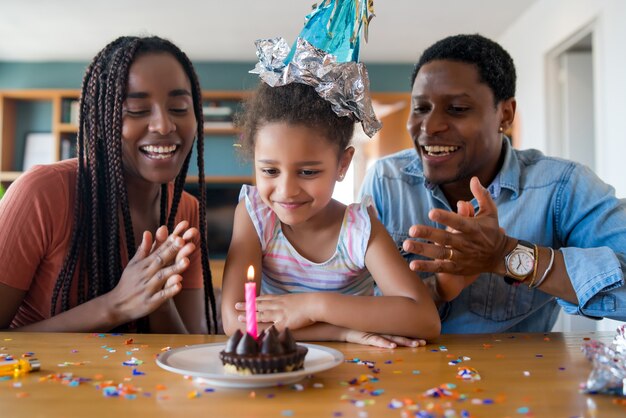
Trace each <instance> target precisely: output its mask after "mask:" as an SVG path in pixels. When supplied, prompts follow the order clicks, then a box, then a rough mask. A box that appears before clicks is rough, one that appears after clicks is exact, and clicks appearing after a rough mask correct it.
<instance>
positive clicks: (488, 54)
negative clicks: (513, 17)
mask: <svg viewBox="0 0 626 418" xmlns="http://www.w3.org/2000/svg"><path fill="white" fill-rule="evenodd" d="M436 60H448V61H459V62H464V63H467V64H474V65H475V66H476V68H477V69H478V75H479V77H480V81H481V82H482V83H485V84H486V85H487V86H489V88H490V89H491V91H492V92H493V96H494V101H495V103H494V104H496V105H497V104H498V103H500V102H501V101H502V100H507V99H510V98H511V97H514V96H515V82H516V79H517V76H516V74H515V64H514V63H513V58H511V56H510V55H509V53H508V52H506V50H505V49H504V48H502V46H500V45H499V44H498V43H496V42H494V41H492V40H491V39H488V38H485V37H484V36H481V35H479V34H474V35H454V36H449V37H447V38H444V39H442V40H440V41H437V42H435V43H434V44H433V45H431V46H430V47H428V48H427V49H426V50H425V51H424V52H423V53H422V56H421V57H420V58H419V60H418V61H417V64H415V68H414V69H413V75H412V76H411V88H412V87H413V84H414V83H415V78H416V77H417V73H418V72H419V70H420V69H421V68H422V66H424V65H425V64H428V63H429V62H431V61H436Z"/></svg>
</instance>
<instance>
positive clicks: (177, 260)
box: [106, 221, 199, 323]
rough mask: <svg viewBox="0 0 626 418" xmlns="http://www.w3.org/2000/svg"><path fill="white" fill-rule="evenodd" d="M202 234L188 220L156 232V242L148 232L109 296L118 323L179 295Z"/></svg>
mask: <svg viewBox="0 0 626 418" xmlns="http://www.w3.org/2000/svg"><path fill="white" fill-rule="evenodd" d="M198 237H199V231H198V230H197V229H196V228H189V223H188V222H187V221H183V222H180V223H179V224H178V225H176V228H175V229H174V231H173V232H172V233H171V234H169V236H168V234H167V228H166V227H165V226H161V227H160V228H159V229H157V231H156V234H155V236H154V239H153V237H152V234H151V233H150V232H148V231H145V232H144V233H143V239H142V241H141V244H140V245H139V248H138V249H137V252H136V254H135V256H134V257H133V258H132V259H131V260H130V261H129V263H128V265H127V266H126V268H125V269H124V272H123V273H122V277H121V278H120V281H119V283H118V284H117V286H116V287H115V288H114V289H113V290H112V291H111V292H109V293H108V294H107V295H106V296H107V298H108V299H109V301H110V302H109V304H110V312H112V314H113V315H115V316H116V319H117V320H116V321H115V322H119V323H125V322H128V321H131V320H134V319H137V318H141V317H143V316H146V315H148V314H150V313H152V312H153V311H155V310H156V309H158V308H159V307H160V306H161V305H162V304H163V303H164V302H166V301H168V300H170V299H171V298H173V297H174V296H175V295H177V294H178V293H179V292H180V290H181V288H182V285H181V282H182V279H183V278H182V276H181V274H182V273H183V272H184V271H185V270H186V269H187V268H188V267H189V257H190V256H191V254H192V253H193V252H194V251H195V250H196V245H195V244H194V241H197V239H198Z"/></svg>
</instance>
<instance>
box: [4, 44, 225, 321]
mask: <svg viewBox="0 0 626 418" xmlns="http://www.w3.org/2000/svg"><path fill="white" fill-rule="evenodd" d="M194 141H195V143H196V146H197V155H198V169H199V178H200V180H199V183H200V192H201V193H200V199H199V202H198V200H196V199H195V198H193V197H192V196H191V195H190V194H188V193H186V192H184V191H183V185H184V184H185V178H186V175H187V169H188V167H189V161H190V159H191V151H192V147H193V145H194ZM77 142H78V147H77V149H78V158H75V159H70V160H64V161H61V162H58V163H55V164H50V165H45V166H37V167H35V168H33V169H32V170H30V171H28V172H26V173H24V174H23V175H22V176H20V177H19V178H18V179H17V180H16V181H15V182H14V183H13V184H12V185H11V187H9V189H8V190H7V193H6V195H5V196H4V198H3V199H2V200H1V201H0V266H2V271H1V272H0V329H2V328H9V327H10V328H14V329H16V330H23V331H74V332H87V331H110V330H114V329H115V330H125V331H139V332H159V333H186V332H189V333H204V332H207V330H208V329H209V326H210V327H211V330H216V329H217V324H216V321H215V318H216V314H215V297H214V295H213V286H212V282H211V272H210V269H209V261H208V249H207V242H206V239H207V238H206V233H205V231H206V219H205V207H204V206H205V198H204V187H203V183H204V174H203V173H204V161H203V154H204V153H203V120H202V99H201V92H200V86H199V83H198V79H197V76H196V73H195V71H194V69H193V66H192V64H191V62H190V61H189V59H188V58H187V56H186V55H185V54H184V53H183V52H182V51H181V50H180V49H179V48H178V47H176V46H175V45H173V44H172V43H171V42H169V41H167V40H164V39H161V38H158V37H120V38H118V39H116V40H115V41H113V42H111V43H110V44H109V45H107V46H106V47H105V48H104V49H103V50H102V51H100V52H99V53H98V54H97V55H96V57H95V58H94V59H93V61H92V62H91V64H90V65H89V67H88V68H87V71H86V73H85V77H84V80H83V84H82V92H81V99H80V127H79V131H78V139H77Z"/></svg>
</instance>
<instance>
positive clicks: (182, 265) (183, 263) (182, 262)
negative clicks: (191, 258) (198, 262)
mask: <svg viewBox="0 0 626 418" xmlns="http://www.w3.org/2000/svg"><path fill="white" fill-rule="evenodd" d="M185 264H187V259H186V258H181V259H180V260H179V261H178V265H179V266H180V267H185Z"/></svg>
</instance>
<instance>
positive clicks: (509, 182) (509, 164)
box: [402, 136, 520, 203]
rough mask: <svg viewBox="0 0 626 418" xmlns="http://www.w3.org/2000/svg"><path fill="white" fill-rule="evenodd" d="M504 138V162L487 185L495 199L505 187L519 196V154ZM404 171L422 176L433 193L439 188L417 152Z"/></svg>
mask: <svg viewBox="0 0 626 418" xmlns="http://www.w3.org/2000/svg"><path fill="white" fill-rule="evenodd" d="M503 138H504V139H503V144H502V146H503V147H504V162H503V164H502V168H501V169H500V172H499V173H498V174H497V175H496V177H495V178H494V179H493V181H492V182H491V184H490V185H489V186H488V187H487V190H489V193H490V194H491V197H492V198H493V199H494V200H495V199H497V198H498V196H500V193H501V192H502V189H503V188H505V189H509V190H511V192H512V198H517V196H518V195H519V182H520V167H519V160H518V157H517V154H516V153H515V152H514V150H513V146H512V145H511V141H510V139H509V138H508V137H506V136H504V137H503ZM402 172H403V173H405V174H407V175H409V176H415V177H420V178H422V182H423V184H424V187H426V188H427V189H428V190H430V192H431V193H434V192H435V191H436V190H438V189H439V186H437V185H435V184H432V183H430V182H428V181H427V180H426V178H425V177H424V169H423V166H422V160H421V159H420V157H419V155H418V154H417V153H416V154H415V158H413V159H412V160H411V161H410V162H409V164H407V165H406V166H405V167H404V168H402ZM472 202H474V199H472ZM474 203H475V202H474Z"/></svg>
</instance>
